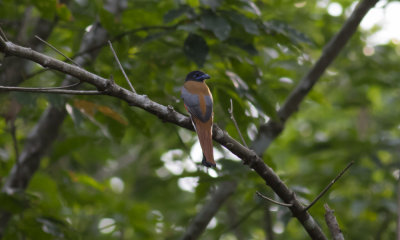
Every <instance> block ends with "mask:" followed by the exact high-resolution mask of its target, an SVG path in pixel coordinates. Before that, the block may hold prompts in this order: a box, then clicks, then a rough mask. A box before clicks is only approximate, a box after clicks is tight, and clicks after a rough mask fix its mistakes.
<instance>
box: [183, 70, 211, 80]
mask: <svg viewBox="0 0 400 240" xmlns="http://www.w3.org/2000/svg"><path fill="white" fill-rule="evenodd" d="M209 78H210V76H209V75H208V74H206V73H203V72H202V71H193V72H190V73H189V74H188V75H187V76H186V80H185V81H196V82H203V81H204V80H206V79H209Z"/></svg>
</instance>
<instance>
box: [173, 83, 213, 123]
mask: <svg viewBox="0 0 400 240" xmlns="http://www.w3.org/2000/svg"><path fill="white" fill-rule="evenodd" d="M181 93H182V98H183V103H184V104H185V106H186V109H187V110H188V112H189V113H190V114H191V115H192V116H193V117H196V118H198V119H200V120H201V121H202V122H207V121H208V120H210V118H211V117H212V111H213V102H212V97H211V96H210V95H202V94H192V93H190V92H189V91H188V90H187V89H186V88H185V87H182V92H181Z"/></svg>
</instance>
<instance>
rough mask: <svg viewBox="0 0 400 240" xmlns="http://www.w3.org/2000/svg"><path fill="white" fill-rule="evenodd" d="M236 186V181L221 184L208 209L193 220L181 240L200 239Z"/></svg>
mask: <svg viewBox="0 0 400 240" xmlns="http://www.w3.org/2000/svg"><path fill="white" fill-rule="evenodd" d="M236 186H237V183H236V182H234V181H226V182H223V183H221V184H220V185H219V187H218V189H217V190H216V191H215V193H214V194H213V195H212V196H211V199H210V200H209V201H208V203H206V205H207V206H208V207H207V208H202V209H201V210H200V212H199V213H198V214H197V215H196V217H195V218H194V219H193V220H192V223H191V224H190V225H189V228H188V229H186V232H185V234H184V235H183V237H182V238H181V239H182V240H192V239H197V238H199V236H200V235H201V234H202V233H203V231H204V230H205V229H206V227H207V225H208V223H209V222H210V221H211V219H212V218H213V217H214V215H215V213H216V212H217V211H218V209H219V208H220V207H221V206H222V204H223V203H224V202H225V200H226V199H228V198H229V197H230V196H231V195H232V193H233V192H234V191H235V190H236Z"/></svg>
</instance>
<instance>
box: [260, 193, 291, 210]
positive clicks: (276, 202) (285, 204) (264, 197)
mask: <svg viewBox="0 0 400 240" xmlns="http://www.w3.org/2000/svg"><path fill="white" fill-rule="evenodd" d="M256 194H257V196H259V197H260V198H262V199H264V200H267V201H268V202H271V203H274V204H276V205H279V206H283V207H292V206H293V204H291V203H281V202H278V201H275V200H274V199H271V198H269V197H267V196H264V195H263V194H261V193H260V192H258V191H256Z"/></svg>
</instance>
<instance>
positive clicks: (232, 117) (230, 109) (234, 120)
mask: <svg viewBox="0 0 400 240" xmlns="http://www.w3.org/2000/svg"><path fill="white" fill-rule="evenodd" d="M228 112H229V114H230V115H231V119H232V122H233V124H235V127H236V130H237V131H238V133H239V136H240V139H242V142H243V145H244V146H245V147H247V148H249V147H248V146H247V143H246V141H245V140H244V138H243V135H242V133H241V132H240V129H239V126H238V124H237V122H236V119H235V116H233V102H232V98H231V108H228Z"/></svg>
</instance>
